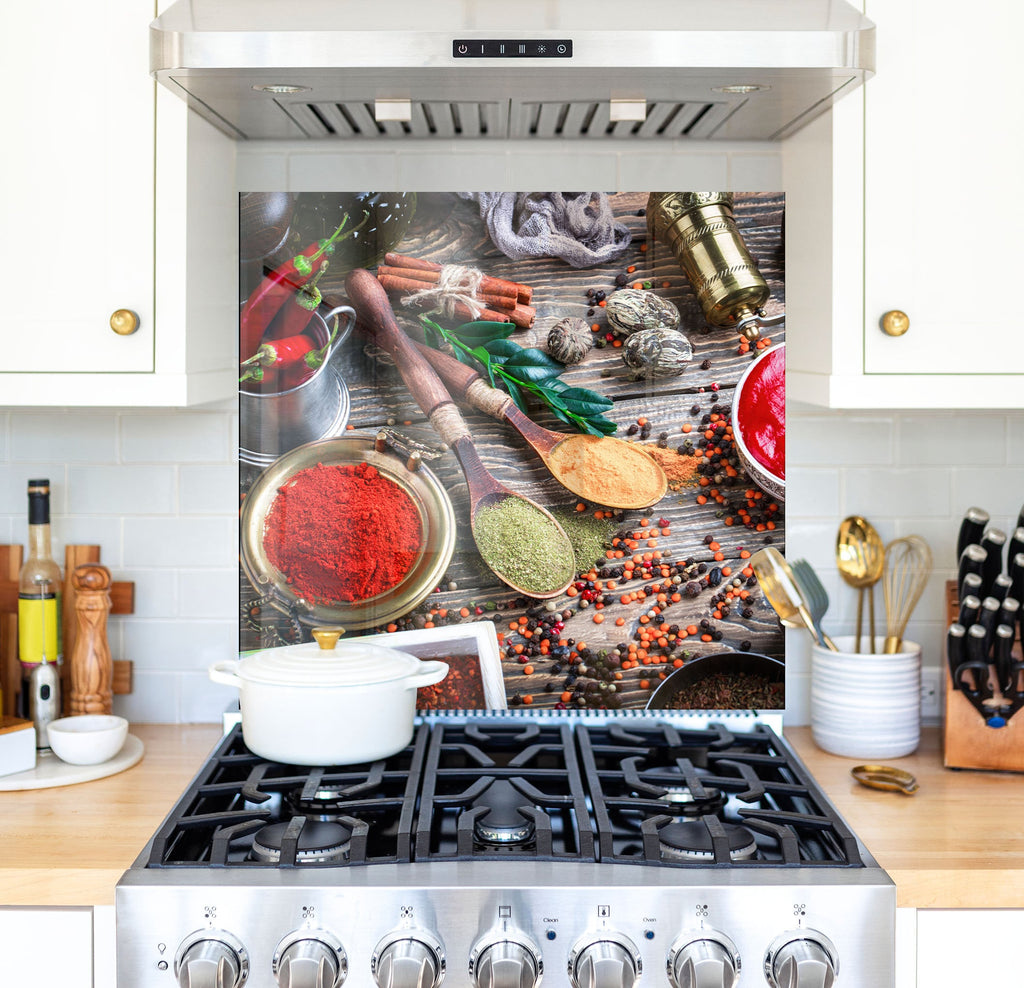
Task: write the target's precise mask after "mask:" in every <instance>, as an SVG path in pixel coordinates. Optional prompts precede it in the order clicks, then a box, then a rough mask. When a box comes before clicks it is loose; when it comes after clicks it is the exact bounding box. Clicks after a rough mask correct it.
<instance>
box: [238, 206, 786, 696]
mask: <svg viewBox="0 0 1024 988" xmlns="http://www.w3.org/2000/svg"><path fill="white" fill-rule="evenodd" d="M268 195H269V194H268V193H242V195H241V196H240V202H239V217H240V237H241V245H242V251H241V254H242V257H244V258H246V259H245V260H243V261H242V262H241V268H240V299H239V306H240V308H239V311H240V328H239V344H240V352H239V399H240V404H239V415H240V436H241V437H244V442H242V443H241V445H240V450H239V461H240V471H239V480H240V488H239V497H240V500H239V506H240V569H239V609H240V633H239V649H240V651H242V652H248V651H252V650H254V649H266V648H277V647H281V646H286V645H291V644H295V643H297V642H303V641H310V640H312V630H313V628H314V627H316V626H324V625H327V626H332V627H340V628H343V629H344V632H343V637H345V638H354V637H357V636H358V637H360V638H362V637H365V636H368V635H369V636H373V640H374V641H378V640H379V642H380V643H381V644H384V645H388V644H389V638H390V637H391V636H396V635H398V636H399V637H398V638H396V639H395V640H396V641H405V640H408V639H407V638H403V637H401V635H400V633H402V634H405V633H409V632H416V633H417V634H416V635H414V636H413V637H414V638H415V640H416V641H417V642H429V643H430V644H429V649H430V651H429V654H430V657H432V658H440V659H443V660H444V661H446V662H447V663H448V665H449V673H448V678H447V679H446V680H444V681H443V682H441V683H439V684H437V685H436V686H434V687H430V688H426V689H421V690H420V692H419V694H418V700H417V704H418V706H419V707H420V708H421V709H438V708H458V709H467V708H470V709H472V708H478V707H479V708H481V709H483V708H487V709H494V708H516V707H533V708H536V709H552V710H563V711H564V710H604V709H619V708H631V707H632V708H636V707H641V708H642V707H648V706H650V707H652V708H662V709H673V710H680V709H682V710H685V709H698V708H697V706H696V705H697V704H706V703H713V704H714V709H721V710H730V709H749V708H751V707H752V706H756V708H757V709H781V708H783V707H784V705H785V666H784V660H785V654H784V636H783V632H782V629H781V626H780V624H779V621H778V619H777V617H776V615H775V612H774V611H773V610H772V609H771V607H770V606H769V605H768V603H767V601H766V600H765V599H764V596H763V595H762V593H761V591H760V588H759V587H758V584H757V579H756V577H755V575H754V573H753V570H752V568H751V566H750V565H749V559H750V556H751V554H752V553H753V552H755V551H757V550H758V549H760V548H762V547H763V546H765V545H775V546H776V547H777V548H779V549H780V550H782V551H784V548H785V521H784V515H785V510H784V505H785V502H784V498H785V321H784V308H785V267H784V258H785V252H784V244H783V230H784V214H785V199H784V196H783V195H782V194H781V193H771V192H751V193H742V192H736V193H723V192H699V193H698V192H694V193H685V192H684V193H663V192H626V193H572V194H568V193H565V194H563V193H455V192H453V193H397V192H353V193H326V192H325V193H298V194H293V193H289V194H287V195H286V196H282V194H278V195H277V197H276V199H275V201H276V202H282V201H284V202H286V203H287V205H288V207H289V208H288V210H287V213H286V215H284V216H282V215H281V213H280V210H279V209H278V210H275V211H274V213H273V222H274V224H275V225H274V227H273V229H271V228H269V223H264V222H262V220H261V217H262V215H263V213H262V212H261V205H262V203H263V202H264V200H265V198H266V197H267V196H268ZM261 251H269V253H266V254H262V253H261ZM342 306H345V307H350V309H351V310H353V311H354V316H352V315H351V313H349V314H348V316H347V317H346V319H345V321H344V324H343V326H342V331H340V332H339V331H338V328H337V323H338V320H337V319H330V318H327V317H328V316H329V314H330V313H332V312H334V311H340V310H339V307H342ZM481 627H482V628H484V629H485V630H486V636H480V635H477V636H476V637H475V638H474V640H480V641H483V640H485V639H486V641H488V642H491V643H492V647H488V648H483V647H481V648H479V649H476V648H474V649H471V650H469V651H468V652H467V649H466V645H465V643H466V635H467V633H468V632H469V631H471V630H472V631H473V632H474V633H475V632H476V630H477V629H479V628H481ZM377 636H380V637H379V638H378V637H377ZM396 647H400V646H396ZM423 647H426V646H425V645H424V646H423ZM417 654H420V653H419V652H417ZM425 656H426V653H424V657H425ZM751 656H752V658H748V657H751ZM449 680H450V682H449ZM485 687H486V688H485ZM700 709H703V707H701V708H700Z"/></svg>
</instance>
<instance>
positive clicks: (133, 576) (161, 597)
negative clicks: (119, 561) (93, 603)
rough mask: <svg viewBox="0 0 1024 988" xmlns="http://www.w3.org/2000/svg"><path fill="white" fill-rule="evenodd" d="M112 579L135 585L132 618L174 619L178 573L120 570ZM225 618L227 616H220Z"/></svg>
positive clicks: (176, 614) (172, 571)
mask: <svg viewBox="0 0 1024 988" xmlns="http://www.w3.org/2000/svg"><path fill="white" fill-rule="evenodd" d="M114 578H115V579H117V580H128V581H130V582H132V583H134V584H135V610H134V612H133V613H132V617H133V618H175V617H177V616H178V615H179V613H180V608H179V606H178V573H177V571H176V570H174V569H153V568H138V569H132V568H129V569H122V570H119V571H118V572H117V573H116V574H115V575H114ZM222 616H223V617H227V616H228V614H224V615H222Z"/></svg>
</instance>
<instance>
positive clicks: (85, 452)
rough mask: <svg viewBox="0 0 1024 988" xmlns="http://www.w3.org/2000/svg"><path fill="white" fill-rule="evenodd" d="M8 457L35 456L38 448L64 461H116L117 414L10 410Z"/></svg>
mask: <svg viewBox="0 0 1024 988" xmlns="http://www.w3.org/2000/svg"><path fill="white" fill-rule="evenodd" d="M10 421H11V441H10V453H9V456H8V458H9V459H10V460H11V461H12V462H14V463H17V462H18V461H20V460H28V461H32V460H35V459H37V458H38V456H39V451H40V450H41V449H45V450H46V454H47V456H48V457H50V458H51V459H53V460H57V461H61V462H67V463H116V462H117V429H116V422H117V413H116V412H111V411H90V410H83V409H75V410H74V411H70V410H68V411H61V412H27V411H26V412H22V411H18V412H12V413H11V416H10Z"/></svg>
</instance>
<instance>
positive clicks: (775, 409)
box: [732, 343, 786, 501]
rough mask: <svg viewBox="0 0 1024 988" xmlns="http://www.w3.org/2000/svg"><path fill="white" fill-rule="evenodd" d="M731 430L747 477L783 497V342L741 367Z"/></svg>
mask: <svg viewBox="0 0 1024 988" xmlns="http://www.w3.org/2000/svg"><path fill="white" fill-rule="evenodd" d="M732 433H733V437H734V439H735V440H736V449H737V450H738V451H739V455H740V460H741V461H742V463H743V466H744V467H745V468H746V471H747V473H748V474H750V479H751V480H753V481H754V483H755V484H757V486H758V487H760V488H761V490H763V491H764V492H765V493H766V494H770V495H771V496H772V497H774V498H777V499H778V500H780V501H783V500H785V498H786V344H785V343H779V344H778V345H777V346H773V347H769V348H768V349H767V350H764V351H763V352H762V353H761V355H760V356H759V357H757V359H756V360H753V361H752V362H751V364H750V366H749V367H748V368H747V369H746V371H744V373H743V376H742V377H741V378H740V381H739V384H738V385H737V386H736V398H735V399H734V401H733V406H732Z"/></svg>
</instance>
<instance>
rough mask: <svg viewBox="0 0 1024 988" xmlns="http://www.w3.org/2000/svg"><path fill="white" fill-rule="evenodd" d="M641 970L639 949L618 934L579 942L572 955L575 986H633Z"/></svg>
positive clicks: (570, 963)
mask: <svg viewBox="0 0 1024 988" xmlns="http://www.w3.org/2000/svg"><path fill="white" fill-rule="evenodd" d="M640 970H641V964H640V951H638V950H637V949H636V945H635V944H634V943H633V942H632V941H631V940H629V939H627V938H626V937H624V936H620V935H618V934H605V935H603V936H602V937H601V938H600V939H595V940H593V941H592V942H587V943H579V944H577V945H576V947H575V948H574V949H573V951H572V954H571V955H570V957H569V973H570V978H571V980H572V983H573V986H574V988H633V986H634V985H635V984H636V982H637V980H638V979H639V977H640Z"/></svg>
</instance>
